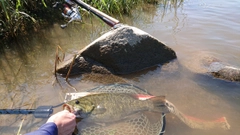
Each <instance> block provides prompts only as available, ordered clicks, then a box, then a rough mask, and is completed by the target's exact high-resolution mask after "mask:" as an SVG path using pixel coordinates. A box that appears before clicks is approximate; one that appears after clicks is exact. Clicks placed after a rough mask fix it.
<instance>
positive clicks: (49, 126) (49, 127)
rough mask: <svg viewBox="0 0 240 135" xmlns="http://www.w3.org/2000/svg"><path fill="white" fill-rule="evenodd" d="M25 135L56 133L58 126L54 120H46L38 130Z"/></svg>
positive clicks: (54, 134) (55, 134)
mask: <svg viewBox="0 0 240 135" xmlns="http://www.w3.org/2000/svg"><path fill="white" fill-rule="evenodd" d="M26 135H58V128H57V125H56V124H55V123H54V122H48V123H46V124H44V125H42V126H41V127H40V128H39V129H38V130H36V131H33V132H31V133H27V134H26Z"/></svg>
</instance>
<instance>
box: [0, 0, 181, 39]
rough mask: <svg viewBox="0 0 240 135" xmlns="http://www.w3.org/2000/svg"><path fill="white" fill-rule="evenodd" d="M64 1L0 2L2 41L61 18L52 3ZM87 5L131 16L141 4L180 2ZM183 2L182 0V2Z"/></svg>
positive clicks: (128, 0) (126, 0)
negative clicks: (132, 11) (133, 10)
mask: <svg viewBox="0 0 240 135" xmlns="http://www.w3.org/2000/svg"><path fill="white" fill-rule="evenodd" d="M56 1H64V0H48V1H46V0H0V13H1V14H0V39H2V38H8V37H13V36H16V35H19V34H20V33H21V34H22V33H26V32H27V31H28V30H29V29H35V28H36V27H37V26H39V25H40V26H41V22H43V23H44V24H46V23H51V21H55V20H58V19H60V18H62V17H61V14H60V11H57V10H54V9H53V8H52V3H54V2H56ZM83 1H84V2H86V3H87V4H89V5H91V6H93V7H95V8H97V9H99V10H100V11H103V12H105V13H107V14H118V15H122V14H130V13H131V10H132V9H134V8H135V7H136V6H137V5H139V4H144V2H147V3H152V4H156V3H160V4H162V3H163V4H168V3H169V2H170V3H174V2H175V3H176V2H177V1H179V0H83ZM181 1H182V0H181Z"/></svg>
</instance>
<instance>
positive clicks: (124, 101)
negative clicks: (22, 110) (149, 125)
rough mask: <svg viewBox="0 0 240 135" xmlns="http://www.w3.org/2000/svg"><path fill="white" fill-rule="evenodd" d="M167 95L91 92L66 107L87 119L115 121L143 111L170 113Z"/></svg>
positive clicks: (67, 103)
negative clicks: (167, 105)
mask: <svg viewBox="0 0 240 135" xmlns="http://www.w3.org/2000/svg"><path fill="white" fill-rule="evenodd" d="M165 101H166V100H165V96H150V95H144V94H132V93H89V94H85V96H83V97H80V98H77V99H74V100H71V101H68V102H66V103H65V104H64V108H65V109H67V110H69V111H70V112H73V113H74V114H75V115H76V116H78V117H79V118H81V119H83V120H85V121H93V122H97V123H104V122H105V123H106V122H115V121H119V120H122V119H124V118H127V117H128V116H130V115H132V114H135V113H137V112H142V111H151V112H159V113H168V112H169V110H168V108H167V107H166V105H165V104H166V102H165Z"/></svg>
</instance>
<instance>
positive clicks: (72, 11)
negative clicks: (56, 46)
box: [53, 0, 82, 29]
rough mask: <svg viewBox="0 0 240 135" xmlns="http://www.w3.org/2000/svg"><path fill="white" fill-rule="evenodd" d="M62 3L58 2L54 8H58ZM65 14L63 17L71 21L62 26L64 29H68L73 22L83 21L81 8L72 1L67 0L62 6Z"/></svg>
mask: <svg viewBox="0 0 240 135" xmlns="http://www.w3.org/2000/svg"><path fill="white" fill-rule="evenodd" d="M60 4H61V3H60V2H56V3H55V4H54V5H53V7H54V8H56V7H58V6H59V5H60ZM62 8H63V12H62V16H63V17H65V18H67V19H69V21H68V22H67V23H66V24H62V25H60V26H61V28H62V29H64V28H66V27H67V25H68V24H69V23H71V22H72V21H82V18H81V14H80V12H79V6H78V5H77V4H76V3H74V2H72V1H71V0H65V2H64V3H63V4H62Z"/></svg>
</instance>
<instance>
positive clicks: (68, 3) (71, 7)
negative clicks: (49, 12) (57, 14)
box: [53, 0, 120, 28]
mask: <svg viewBox="0 0 240 135" xmlns="http://www.w3.org/2000/svg"><path fill="white" fill-rule="evenodd" d="M60 4H61V3H60V2H56V3H55V4H54V5H53V7H54V8H56V7H58V6H59V5H60ZM62 6H63V13H62V15H63V16H64V17H65V18H69V19H70V20H69V21H68V23H67V24H63V25H61V28H65V27H67V25H68V24H69V23H71V22H72V21H81V14H80V12H79V6H80V7H82V8H84V9H86V10H87V11H89V12H91V13H93V14H94V15H96V16H97V17H98V18H100V19H101V20H102V21H104V22H105V23H106V24H108V25H109V26H110V27H114V26H115V25H117V24H119V22H120V21H119V20H117V19H115V18H113V17H111V16H109V15H107V14H105V13H103V12H101V11H99V10H98V9H96V8H94V7H92V6H90V5H88V4H86V3H85V2H83V1H81V0H65V2H64V3H63V4H62Z"/></svg>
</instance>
